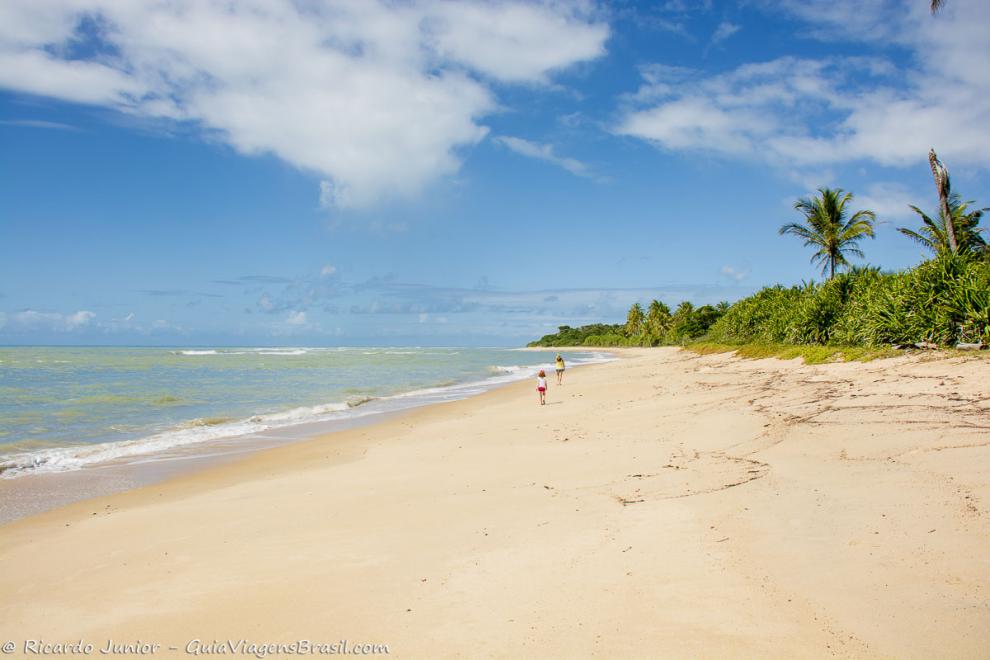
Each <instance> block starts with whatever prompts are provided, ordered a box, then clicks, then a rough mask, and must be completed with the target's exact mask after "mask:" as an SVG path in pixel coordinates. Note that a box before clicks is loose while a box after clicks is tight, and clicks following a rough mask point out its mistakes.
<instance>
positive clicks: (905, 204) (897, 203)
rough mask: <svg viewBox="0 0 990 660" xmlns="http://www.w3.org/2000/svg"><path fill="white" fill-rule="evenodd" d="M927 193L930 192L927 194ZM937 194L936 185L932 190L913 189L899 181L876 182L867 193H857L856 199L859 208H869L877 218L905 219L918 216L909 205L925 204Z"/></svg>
mask: <svg viewBox="0 0 990 660" xmlns="http://www.w3.org/2000/svg"><path fill="white" fill-rule="evenodd" d="M925 193H930V194H928V195H927V196H926V194H925ZM934 196H935V192H934V187H933V188H932V190H931V191H923V192H921V193H919V192H918V191H912V190H909V189H908V188H906V187H905V186H903V185H901V184H899V183H887V182H881V183H874V184H872V185H870V186H869V187H868V188H867V189H866V193H865V194H862V195H856V199H855V200H854V201H855V203H856V208H857V209H869V210H871V211H873V212H874V213H876V214H877V220H878V221H879V222H884V221H888V220H905V219H908V218H915V217H917V216H916V215H915V214H914V211H912V210H911V209H910V208H909V205H911V204H914V205H915V206H922V207H923V206H924V204H923V202H924V201H925V200H926V199H931V198H933V197H934Z"/></svg>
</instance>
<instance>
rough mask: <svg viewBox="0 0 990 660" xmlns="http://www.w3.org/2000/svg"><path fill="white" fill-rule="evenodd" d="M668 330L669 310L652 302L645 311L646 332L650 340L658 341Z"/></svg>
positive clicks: (660, 304) (655, 301)
mask: <svg viewBox="0 0 990 660" xmlns="http://www.w3.org/2000/svg"><path fill="white" fill-rule="evenodd" d="M669 328H670V308H669V307H667V306H666V305H664V304H663V303H662V302H660V301H659V300H654V301H653V302H651V303H650V306H649V307H648V308H647V310H646V332H647V333H649V335H650V337H651V338H652V339H657V340H659V339H660V338H661V337H663V335H664V333H665V332H667V330H668V329H669Z"/></svg>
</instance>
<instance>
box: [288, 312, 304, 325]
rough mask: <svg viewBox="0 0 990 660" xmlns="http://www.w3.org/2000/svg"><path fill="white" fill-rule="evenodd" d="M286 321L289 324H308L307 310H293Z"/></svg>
mask: <svg viewBox="0 0 990 660" xmlns="http://www.w3.org/2000/svg"><path fill="white" fill-rule="evenodd" d="M285 322H286V324H288V325H306V312H292V313H291V314H289V317H288V318H287V319H285Z"/></svg>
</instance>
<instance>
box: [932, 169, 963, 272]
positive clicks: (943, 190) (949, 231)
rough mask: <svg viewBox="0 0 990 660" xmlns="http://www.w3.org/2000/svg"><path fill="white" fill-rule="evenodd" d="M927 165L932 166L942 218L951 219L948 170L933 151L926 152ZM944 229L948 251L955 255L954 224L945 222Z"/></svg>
mask: <svg viewBox="0 0 990 660" xmlns="http://www.w3.org/2000/svg"><path fill="white" fill-rule="evenodd" d="M928 163H929V164H930V165H931V166H932V176H933V177H935V189H936V190H937V191H938V203H939V209H940V212H941V214H942V217H943V218H951V217H952V209H951V208H950V207H949V198H950V197H952V184H951V182H950V181H949V170H948V169H946V167H945V165H943V164H942V161H940V160H939V159H938V156H936V155H935V150H934V149H929V150H928ZM944 227H945V238H946V242H947V243H948V246H949V251H950V252H951V253H953V254H955V253H956V252H959V244H958V242H957V241H956V228H955V223H954V222H947V223H945V224H944Z"/></svg>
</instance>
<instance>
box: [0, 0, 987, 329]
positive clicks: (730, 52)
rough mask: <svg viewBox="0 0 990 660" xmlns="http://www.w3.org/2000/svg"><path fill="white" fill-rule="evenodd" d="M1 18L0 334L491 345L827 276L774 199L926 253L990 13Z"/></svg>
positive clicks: (345, 8) (255, 9)
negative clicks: (855, 221) (864, 226)
mask: <svg viewBox="0 0 990 660" xmlns="http://www.w3.org/2000/svg"><path fill="white" fill-rule="evenodd" d="M927 4H928V3H927V1H922V0H909V1H902V0H890V1H883V0H877V1H876V2H856V1H853V0H830V1H828V2H826V1H820V0H805V1H799V0H783V1H776V2H770V1H769V0H765V1H764V0H746V1H741V2H717V1H715V0H712V1H711V2H688V1H686V0H684V1H681V0H670V1H668V2H649V3H646V2H644V3H635V2H612V3H593V2H577V3H558V2H547V3H535V2H529V3H512V2H458V3H453V2H443V1H423V2H414V1H409V2H387V3H376V2H372V1H370V0H367V1H366V0H355V1H336V0H328V1H326V2H316V1H313V2H308V1H304V0H299V1H297V2H290V1H288V0H284V1H283V0H245V1H244V2H238V3H233V4H230V3H226V2H210V1H206V0H203V1H202V2H178V1H175V2H155V3H152V2H147V3H120V2H115V1H113V0H52V1H51V2H46V3H37V2H34V1H33V0H8V1H6V2H4V3H3V5H0V173H2V176H0V343H7V344H24V343H27V344H35V343H41V344H48V343H58V344H156V345H157V344H167V345H172V344H182V345H203V344H242V345H243V344H250V345H257V344H305V345H328V344H442V345H460V344H480V345H514V344H519V343H522V342H524V341H526V340H528V339H531V338H534V337H537V336H539V335H542V334H544V333H546V332H549V331H552V330H553V329H555V328H556V326H557V325H559V324H563V323H567V324H570V325H580V324H583V323H589V322H596V321H619V320H621V319H622V318H623V317H624V313H625V310H626V309H627V308H628V306H629V305H630V304H631V303H632V302H634V301H637V300H639V301H642V302H647V301H649V300H650V299H652V298H654V297H656V298H660V299H662V300H664V301H665V302H667V303H668V304H671V305H672V306H673V305H674V304H676V303H677V302H679V301H680V300H683V299H690V300H692V301H693V302H695V303H709V302H717V301H719V300H723V299H725V300H730V301H732V300H735V299H738V298H739V297H742V296H744V295H746V294H748V293H750V292H752V291H754V290H755V289H757V288H759V287H761V286H763V285H767V284H773V283H778V282H779V283H785V284H792V283H797V282H800V281H802V280H807V279H812V278H817V277H819V273H818V272H816V270H815V269H814V267H813V266H812V265H811V264H810V263H809V257H810V254H809V253H808V252H807V251H806V250H805V249H804V248H802V247H801V245H800V244H799V242H798V241H797V240H796V239H794V238H792V237H780V236H778V235H777V233H776V230H777V228H778V227H779V226H780V225H781V224H783V223H785V222H788V221H792V220H797V219H798V216H797V214H796V212H795V211H794V210H793V208H792V207H793V202H794V200H795V199H796V198H798V197H801V196H804V195H807V194H809V193H810V192H813V191H814V189H815V188H817V187H821V186H832V187H835V186H838V187H842V188H844V189H846V190H849V191H852V192H853V193H854V194H855V195H856V197H855V199H854V202H853V207H854V209H859V208H870V209H872V210H874V211H876V213H877V215H878V218H879V220H880V221H881V222H880V225H879V227H878V235H877V238H876V240H874V241H868V242H866V243H865V244H864V246H863V248H864V251H865V252H866V257H867V261H868V262H869V263H871V264H874V265H878V266H881V267H883V268H885V269H898V268H904V267H907V266H910V265H912V264H915V263H917V262H918V261H920V260H921V258H922V255H921V253H920V252H919V249H918V248H917V246H915V245H913V244H912V243H911V242H909V241H908V240H907V239H906V238H904V237H902V236H900V235H899V234H897V233H896V231H895V227H896V226H903V225H907V226H913V225H915V224H917V221H916V220H915V219H914V218H912V213H911V211H910V210H909V209H908V208H907V205H908V204H910V203H914V204H917V205H919V206H921V207H922V208H925V209H933V208H934V206H935V204H936V200H935V196H934V186H933V185H932V183H931V175H930V172H929V170H928V167H927V162H926V156H927V151H928V149H929V148H930V147H934V148H935V149H936V150H937V151H938V153H939V155H940V156H941V158H942V160H943V161H944V162H945V163H946V165H947V166H948V167H949V169H950V171H951V173H952V175H953V184H954V187H955V189H956V190H957V191H959V192H961V194H962V195H963V196H964V198H965V199H974V200H976V201H977V202H978V203H979V204H980V205H981V206H983V205H987V204H988V202H990V194H988V182H990V176H988V165H990V67H988V66H987V63H988V62H990V45H988V44H990V42H988V41H987V39H986V38H985V35H986V33H987V29H988V28H990V5H988V3H986V2H983V1H982V0H949V1H948V2H947V4H946V8H945V10H944V11H943V12H942V13H941V14H939V15H938V16H935V17H932V16H931V15H930V14H929V13H928V7H927Z"/></svg>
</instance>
